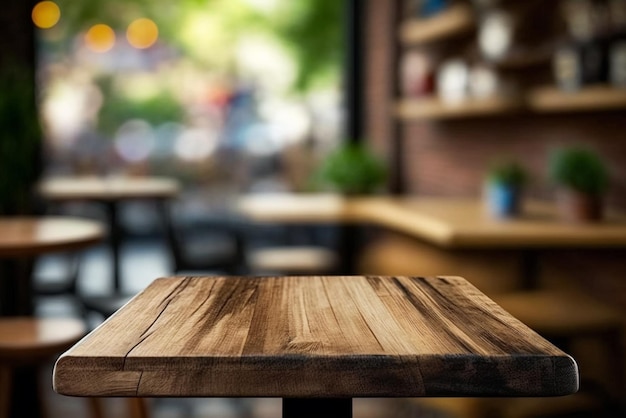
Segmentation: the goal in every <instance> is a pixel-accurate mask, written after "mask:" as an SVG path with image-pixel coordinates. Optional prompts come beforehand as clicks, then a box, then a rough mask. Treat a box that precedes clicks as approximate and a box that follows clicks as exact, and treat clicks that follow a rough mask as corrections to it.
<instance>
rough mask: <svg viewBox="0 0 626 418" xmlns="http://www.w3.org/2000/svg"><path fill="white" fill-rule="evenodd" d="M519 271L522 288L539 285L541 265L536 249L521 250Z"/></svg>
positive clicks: (528, 288) (530, 288)
mask: <svg viewBox="0 0 626 418" xmlns="http://www.w3.org/2000/svg"><path fill="white" fill-rule="evenodd" d="M521 273H522V277H521V278H520V279H521V284H522V288H523V289H524V290H534V289H537V288H538V287H539V281H540V275H541V266H540V263H539V252H538V250H534V249H525V250H523V251H522V268H521Z"/></svg>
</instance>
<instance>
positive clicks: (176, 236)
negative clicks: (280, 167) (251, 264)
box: [81, 201, 246, 318]
mask: <svg viewBox="0 0 626 418" xmlns="http://www.w3.org/2000/svg"><path fill="white" fill-rule="evenodd" d="M157 207H158V210H159V213H160V217H161V222H162V227H163V229H164V235H165V240H166V242H167V247H168V249H169V251H170V256H171V260H172V272H173V273H174V274H177V275H181V274H196V275H197V274H225V275H236V274H243V273H245V272H246V267H245V255H244V254H245V251H244V241H243V236H242V233H241V231H240V229H239V228H238V227H237V225H236V224H234V223H231V222H225V221H207V222H203V223H202V224H189V225H185V226H183V225H182V223H181V222H175V221H174V219H173V216H172V214H171V211H170V207H169V205H168V202H165V201H162V202H159V205H158V206H157ZM132 296H133V295H128V294H113V295H96V296H82V297H81V302H82V306H83V309H84V311H85V312H86V313H88V312H96V313H97V314H99V315H100V316H101V317H103V318H108V317H109V316H111V315H112V314H113V313H115V312H116V311H117V310H118V309H119V308H121V307H122V306H123V305H124V304H126V303H127V302H128V301H129V300H130V299H131V298H132Z"/></svg>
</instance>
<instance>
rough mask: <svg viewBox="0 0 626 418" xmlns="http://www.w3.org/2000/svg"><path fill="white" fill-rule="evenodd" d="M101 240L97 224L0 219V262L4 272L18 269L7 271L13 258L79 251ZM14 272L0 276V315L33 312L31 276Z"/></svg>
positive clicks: (57, 219)
mask: <svg viewBox="0 0 626 418" xmlns="http://www.w3.org/2000/svg"><path fill="white" fill-rule="evenodd" d="M103 237H104V232H103V229H102V227H101V226H100V225H99V224H98V223H96V222H93V221H88V220H83V219H77V218H66V217H41V218H33V217H0V259H3V260H4V265H5V267H6V268H7V269H9V270H19V268H18V269H16V268H14V267H16V266H15V265H14V266H13V267H12V268H9V267H11V266H10V264H15V263H14V262H15V259H21V258H28V257H34V256H38V255H42V254H46V253H52V252H60V251H73V250H78V249H83V248H86V247H88V246H90V245H93V244H95V243H97V242H99V241H100V240H102V238H103ZM2 270H5V269H2ZM18 273H19V271H18V272H16V273H12V274H9V273H7V276H6V277H0V288H1V289H2V290H1V291H0V315H31V314H32V313H33V295H32V284H31V276H30V274H24V275H20V274H18ZM14 275H15V276H18V277H14Z"/></svg>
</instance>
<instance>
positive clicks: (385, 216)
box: [238, 194, 626, 248]
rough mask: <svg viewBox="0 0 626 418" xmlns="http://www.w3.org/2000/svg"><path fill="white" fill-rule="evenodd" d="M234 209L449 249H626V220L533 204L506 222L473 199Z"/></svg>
mask: <svg viewBox="0 0 626 418" xmlns="http://www.w3.org/2000/svg"><path fill="white" fill-rule="evenodd" d="M238 210H239V211H240V213H242V214H243V215H244V216H246V217H248V218H249V219H251V220H253V221H256V222H284V223H290V222H303V223H307V222H308V223H327V222H355V223H357V222H361V223H370V224H374V225H378V226H383V227H386V228H390V229H393V230H396V231H399V232H402V233H404V234H407V235H410V236H414V237H416V238H419V239H423V240H425V241H428V242H430V243H433V244H437V245H440V246H443V247H450V248H480V247H484V248H489V247H611V246H625V245H626V216H623V215H617V214H614V213H609V214H608V216H607V218H606V219H605V220H603V221H601V222H597V223H589V224H571V223H567V222H565V221H562V220H560V219H559V218H558V216H557V213H556V211H555V208H554V207H553V205H551V204H547V203H541V202H536V201H527V202H525V211H524V214H523V216H521V217H519V218H516V219H509V220H500V219H494V218H492V217H490V216H488V215H487V213H486V211H485V208H484V207H483V203H482V202H481V200H480V199H476V198H474V199H471V198H469V199H463V198H445V197H402V198H396V197H390V196H372V197H341V196H336V195H335V196H333V195H306V194H304V195H297V194H292V195H288V194H282V195H280V194H267V195H263V194H259V195H252V196H244V197H243V198H241V199H240V201H239V205H238Z"/></svg>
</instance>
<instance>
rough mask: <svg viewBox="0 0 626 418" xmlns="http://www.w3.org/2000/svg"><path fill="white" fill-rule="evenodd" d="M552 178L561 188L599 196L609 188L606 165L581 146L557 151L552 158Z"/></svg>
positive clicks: (597, 156) (598, 157)
mask: <svg viewBox="0 0 626 418" xmlns="http://www.w3.org/2000/svg"><path fill="white" fill-rule="evenodd" d="M549 163H550V167H549V168H550V177H551V178H552V180H553V181H554V182H555V183H556V184H557V185H560V186H564V187H567V188H570V189H573V190H575V191H578V192H580V193H584V194H588V195H593V196H599V195H601V194H603V193H604V192H605V191H606V188H607V187H608V172H607V168H606V164H605V163H604V161H603V160H602V158H600V156H599V155H598V154H596V153H595V152H593V151H591V150H589V149H587V148H583V147H580V146H575V147H570V148H562V149H559V150H556V151H554V152H553V153H552V155H551V156H550V161H549Z"/></svg>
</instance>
